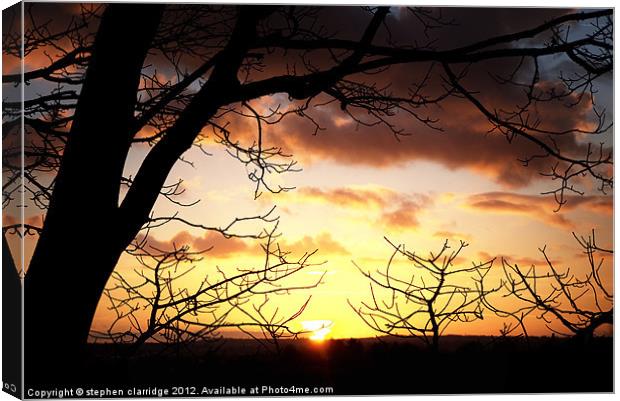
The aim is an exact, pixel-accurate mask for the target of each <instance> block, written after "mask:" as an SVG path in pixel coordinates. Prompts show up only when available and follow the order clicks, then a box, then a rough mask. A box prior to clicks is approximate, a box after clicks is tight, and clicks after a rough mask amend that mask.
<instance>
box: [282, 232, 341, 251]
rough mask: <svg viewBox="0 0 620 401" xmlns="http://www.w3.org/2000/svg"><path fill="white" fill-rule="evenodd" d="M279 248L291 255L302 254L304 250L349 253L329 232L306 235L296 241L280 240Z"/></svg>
mask: <svg viewBox="0 0 620 401" xmlns="http://www.w3.org/2000/svg"><path fill="white" fill-rule="evenodd" d="M280 248H281V249H282V250H284V251H287V252H291V253H292V254H293V255H303V254H304V253H306V252H313V251H315V250H318V254H319V255H350V252H349V251H348V250H347V248H345V246H344V245H342V244H341V243H340V242H338V241H337V240H335V239H334V238H333V237H332V235H331V234H330V233H327V232H323V233H320V234H318V235H317V236H314V237H313V236H309V235H306V236H304V237H303V238H301V239H300V240H298V241H294V242H290V243H289V242H286V241H284V242H281V243H280Z"/></svg>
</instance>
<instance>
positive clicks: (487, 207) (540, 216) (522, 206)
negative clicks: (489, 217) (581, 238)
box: [466, 192, 613, 228]
mask: <svg viewBox="0 0 620 401" xmlns="http://www.w3.org/2000/svg"><path fill="white" fill-rule="evenodd" d="M567 200H568V202H567V203H566V204H565V205H564V206H562V209H561V211H559V212H554V210H555V209H556V208H557V203H556V201H555V198H554V197H553V196H540V195H523V194H516V193H511V192H487V193H481V194H476V195H472V196H470V197H468V199H467V203H466V207H468V208H471V209H474V210H478V211H482V212H491V213H504V214H512V215H523V216H527V217H529V218H531V219H534V220H539V221H542V222H544V223H547V224H550V225H554V226H557V227H560V228H572V227H574V222H573V221H571V220H569V219H568V218H567V217H566V212H570V211H576V210H586V211H589V212H593V213H599V214H600V213H604V214H611V213H612V212H613V198H612V197H611V196H604V195H592V196H570V197H568V199H567Z"/></svg>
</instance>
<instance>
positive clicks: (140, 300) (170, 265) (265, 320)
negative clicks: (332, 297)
mask: <svg viewBox="0 0 620 401" xmlns="http://www.w3.org/2000/svg"><path fill="white" fill-rule="evenodd" d="M274 230H275V228H274ZM275 237H276V236H275V235H274V231H270V232H268V233H267V235H266V238H267V239H266V242H265V244H262V245H261V247H262V250H263V251H264V264H263V266H261V267H260V268H249V269H246V268H238V269H236V271H235V272H234V273H230V272H225V271H224V269H222V268H219V267H218V268H217V270H216V273H215V274H212V275H209V274H207V275H205V276H204V278H203V279H202V281H200V282H199V284H198V285H197V287H195V288H188V287H187V285H184V284H183V283H182V279H184V278H185V279H188V280H193V278H191V277H190V274H192V272H194V271H195V270H196V268H197V267H198V266H197V263H199V262H200V261H201V260H202V254H203V253H204V252H205V251H196V252H193V251H190V249H189V247H188V246H182V247H178V248H177V247H175V248H174V249H173V250H172V251H165V250H160V249H156V248H153V247H149V246H147V240H146V239H143V240H142V241H141V242H136V248H135V249H134V250H133V251H131V253H132V254H133V255H134V256H135V257H136V259H137V260H138V261H139V263H140V268H139V269H136V270H135V274H136V276H137V280H131V279H129V278H128V277H126V276H124V275H123V274H121V273H120V272H118V271H116V272H114V275H113V282H112V284H111V285H108V287H107V288H106V290H105V296H106V298H107V300H108V301H109V305H110V306H109V309H110V310H112V311H113V312H114V313H115V315H116V317H115V319H114V320H113V322H112V323H111V325H110V327H109V328H108V329H107V331H104V332H100V331H93V332H92V333H91V338H92V339H93V340H94V341H112V342H114V343H116V344H119V345H121V349H122V352H123V354H125V355H127V354H129V355H131V354H134V353H135V352H137V351H138V350H139V349H140V348H141V347H142V346H143V345H144V344H145V343H147V342H152V343H159V344H164V345H166V346H179V345H182V346H186V347H187V346H189V345H190V344H193V343H197V342H202V343H208V342H212V341H215V340H218V339H220V338H221V330H222V329H231V328H236V329H239V330H241V331H242V332H243V333H246V334H248V335H250V336H251V337H252V338H254V339H256V340H257V341H259V343H260V344H261V345H263V346H264V347H265V348H267V349H270V350H274V351H277V352H279V350H280V345H279V340H280V339H282V338H295V337H297V336H298V335H299V334H301V332H299V331H295V330H293V329H292V328H291V327H290V323H291V322H292V321H293V320H294V319H296V318H297V317H299V316H300V315H301V314H302V313H303V312H304V310H305V309H306V306H307V305H308V303H309V301H310V298H311V297H310V296H308V297H307V299H306V300H305V301H304V302H302V303H301V305H300V306H299V307H298V308H296V309H295V311H294V312H293V313H289V314H285V315H282V314H281V313H280V312H279V308H276V309H275V311H273V312H271V313H269V312H268V311H269V309H270V298H271V297H272V296H274V295H278V294H289V293H290V292H291V291H295V290H303V289H310V288H314V287H316V286H317V285H319V284H320V283H321V281H322V279H323V277H324V275H321V276H320V277H319V278H318V279H316V280H314V281H312V282H310V283H307V284H300V285H289V284H288V283H286V282H285V281H286V279H287V278H289V277H291V276H293V275H294V274H296V273H298V272H299V271H301V270H302V269H304V268H306V267H308V266H315V265H317V264H313V263H310V258H311V257H312V256H313V255H314V254H315V253H316V252H317V251H316V250H315V251H313V252H306V253H304V254H303V255H302V256H301V257H299V258H296V259H295V260H291V255H290V252H286V251H283V250H282V249H281V248H280V246H279V245H278V244H276V243H275V242H274V240H275ZM147 248H148V249H147ZM235 313H236V317H233V316H232V315H233V314H235ZM239 316H241V317H239ZM240 319H245V320H240ZM261 336H262V338H261ZM166 348H167V347H164V349H166Z"/></svg>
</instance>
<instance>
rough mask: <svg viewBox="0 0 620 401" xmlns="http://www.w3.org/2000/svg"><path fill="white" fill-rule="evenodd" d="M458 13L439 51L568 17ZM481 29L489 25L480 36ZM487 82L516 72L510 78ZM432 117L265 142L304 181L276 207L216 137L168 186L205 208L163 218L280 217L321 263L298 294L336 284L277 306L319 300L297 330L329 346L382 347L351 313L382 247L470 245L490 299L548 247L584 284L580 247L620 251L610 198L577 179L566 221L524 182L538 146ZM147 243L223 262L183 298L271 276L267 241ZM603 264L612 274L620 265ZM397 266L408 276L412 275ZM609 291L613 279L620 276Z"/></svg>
mask: <svg viewBox="0 0 620 401" xmlns="http://www.w3.org/2000/svg"><path fill="white" fill-rule="evenodd" d="M339 12H341V11H338V10H335V9H334V12H333V13H331V14H330V15H329V17H330V18H331V19H332V20H334V19H337V17H336V16H337V14H338V13H339ZM346 12H350V14H351V15H352V18H354V19H353V20H352V21H356V19H355V18H357V19H358V20H359V21H362V19H361V18H363V16H361V15H360V14H359V13H357V12H353V11H349V10H346ZM447 12H448V13H449V14H450V15H453V16H454V17H455V18H457V19H458V20H459V22H461V21H462V23H461V25H459V26H458V27H448V28H446V34H444V35H441V36H440V37H439V45H440V46H453V45H456V44H459V43H461V42H463V43H468V42H470V41H472V40H476V39H477V38H478V37H484V36H485V35H489V34H501V33H506V32H510V31H513V30H516V29H522V28H523V27H527V26H532V25H535V24H536V23H537V22H540V21H543V20H545V19H546V18H547V17H548V16H549V15H557V14H558V13H559V12H558V11H557V10H556V11H554V10H537V11H531V10H530V11H528V10H524V9H521V10H519V11H514V10H508V9H501V10H495V11H494V10H488V9H483V10H480V12H476V11H472V9H450V10H448V11H447ZM390 18H391V19H392V20H391V23H393V24H394V27H395V29H394V35H395V36H397V37H400V38H406V37H407V26H410V24H411V21H410V20H408V17H407V15H406V14H405V13H402V12H401V11H400V10H396V9H394V10H393V13H392V16H391V17H390ZM480 21H487V22H488V23H487V24H484V27H483V28H481V29H479V30H477V29H476V30H475V29H474V27H475V26H476V27H477V26H479V25H480ZM362 26H363V25H362V23H360V24H358V25H356V24H353V23H352V24H351V26H350V27H345V28H344V30H345V31H348V32H356V31H357V30H360V29H361V27H362ZM577 29H578V28H577ZM473 31H475V32H473ZM39 56H40V55H39ZM274 57H275V56H274ZM5 60H6V58H5ZM37 60H39V59H37V54H33V55H32V59H28V58H27V59H26V61H25V62H26V66H27V68H28V67H30V68H35V67H37V64H38V62H41V63H42V62H43V61H42V60H39V61H37ZM565 63H566V60H564V59H561V58H555V57H554V58H549V59H546V60H545V61H544V64H543V65H542V70H543V71H542V74H543V77H544V78H545V79H546V80H545V79H544V80H543V81H544V82H545V83H546V84H550V85H551V84H553V79H554V78H553V77H554V76H555V77H557V72H558V71H559V68H560V66H562V65H563V64H565ZM276 64H277V63H276ZM279 67H280V66H276V67H273V70H277V68H279ZM270 68H271V67H270ZM409 68H411V67H406V66H401V67H398V68H394V69H392V70H390V71H389V72H387V73H385V74H383V75H381V76H380V77H378V78H377V80H378V81H381V80H384V79H385V80H388V79H391V82H392V84H393V85H394V87H395V88H396V90H400V89H402V90H404V89H405V88H406V87H407V85H409V84H410V83H411V82H412V81H415V79H416V76H417V75H416V74H419V72H417V71H410V70H409ZM488 68H495V71H498V70H497V69H498V68H499V70H500V71H504V70H505V69H506V68H508V66H507V65H492V66H490V67H488ZM10 70H11V66H10V63H9V64H8V66H7V62H6V61H5V67H4V72H5V73H6V72H7V71H10ZM486 72H487V69H483V68H481V69H480V70H479V71H473V72H472V74H471V77H470V78H469V79H468V83H469V84H470V85H471V87H472V88H475V89H476V90H480V91H481V95H480V96H481V98H482V99H484V101H485V102H486V103H488V104H495V105H498V107H501V106H502V105H507V104H510V103H511V102H514V99H515V96H517V95H516V92H510V91H509V90H508V91H506V92H504V91H503V90H498V89H497V88H500V89H501V88H502V87H501V86H493V85H494V84H493V82H492V80H491V78H489V77H488V75H487V74H486ZM158 73H159V74H160V75H161V77H162V78H164V79H170V80H174V79H176V78H175V77H174V75H173V74H172V72H171V71H170V70H167V69H166V66H165V65H161V66H160V67H159V70H158ZM611 82H612V81H611V78H609V79H607V80H605V79H604V80H601V87H600V88H598V89H599V93H598V95H597V96H598V98H597V104H598V105H608V106H609V107H608V109H609V110H608V117H607V119H608V121H612V120H613V113H612V111H611V105H612V103H611V99H612V97H611V95H612V89H611V86H612V85H611ZM435 84H437V83H435ZM33 86H34V87H31V88H30V90H31V93H32V94H35V93H36V90H37V87H36V85H33ZM39 89H40V88H39ZM321 100H323V99H321V98H319V99H316V101H315V102H314V103H315V104H317V105H318V104H320V103H322V102H321ZM250 104H251V106H252V107H254V108H255V109H256V110H259V111H264V112H267V111H268V110H269V109H270V108H272V109H273V108H275V107H276V106H279V107H280V110H287V109H289V108H292V107H293V106H294V105H295V104H294V103H292V102H291V101H290V100H289V99H288V98H287V97H286V96H283V95H275V96H273V97H269V98H261V99H258V100H254V101H252V102H251V103H250ZM538 112H539V113H540V116H541V118H542V119H543V121H544V122H545V123H546V124H548V125H547V126H549V127H552V128H557V129H564V128H565V127H568V128H573V127H590V126H591V125H592V124H593V120H592V110H591V105H589V104H585V102H584V103H583V104H579V105H578V106H577V107H575V108H572V109H569V110H564V108H563V107H562V104H561V102H558V103H552V104H550V105H546V106H545V108H543V109H541V110H538ZM425 113H428V115H430V116H433V117H435V118H438V119H439V123H438V125H439V126H440V127H441V128H442V129H443V131H436V130H432V129H429V128H428V127H426V126H424V125H422V124H420V123H419V122H417V121H415V120H414V119H412V118H411V117H409V116H407V115H405V114H404V113H400V114H397V115H396V116H394V117H393V120H392V121H394V122H396V123H397V124H398V126H399V127H401V128H403V129H404V130H405V131H406V132H407V133H408V134H410V135H408V136H400V137H399V138H398V139H397V138H396V137H395V136H394V135H393V134H392V133H391V132H389V131H388V130H387V129H385V128H384V127H380V126H376V127H363V126H360V125H358V124H357V123H356V122H355V121H353V120H352V119H351V118H350V117H348V116H347V115H345V114H344V113H342V112H341V111H340V108H339V105H337V104H328V105H324V106H316V107H313V108H312V109H311V114H312V117H313V118H314V120H315V121H316V122H317V123H318V124H319V125H320V126H321V127H322V128H323V129H321V130H319V131H318V132H317V133H316V134H315V133H314V127H313V126H312V124H311V123H310V122H309V121H308V120H305V119H303V118H301V117H298V116H290V117H287V118H285V119H284V120H283V121H282V122H281V123H278V124H275V125H269V126H265V127H263V130H264V140H265V141H266V143H268V144H269V145H277V146H281V147H282V148H283V150H284V151H285V152H286V153H290V154H291V155H292V159H293V160H295V161H297V162H298V165H297V166H298V167H300V168H301V169H302V170H301V171H299V172H290V173H285V174H280V175H273V176H271V177H269V183H272V184H274V186H276V187H277V186H278V185H280V186H282V187H294V189H293V190H291V191H288V192H282V193H278V194H271V193H268V192H264V193H263V194H262V195H261V196H260V197H259V198H258V199H257V200H255V199H254V184H253V183H252V182H251V181H250V180H249V179H248V170H246V168H245V167H244V165H243V164H241V163H240V162H239V161H237V160H235V159H234V158H232V157H231V156H230V155H228V154H227V153H226V152H225V149H224V148H223V147H222V146H221V145H219V144H217V143H215V140H214V136H213V133H212V131H211V130H210V129H209V128H205V130H204V132H203V139H202V145H203V148H204V150H206V151H207V152H209V153H210V155H205V154H204V153H202V152H201V151H200V150H199V149H197V148H194V149H192V150H190V151H189V152H187V153H186V154H185V156H184V158H185V159H186V160H188V161H190V162H191V163H192V164H191V165H190V164H188V163H177V165H176V166H175V168H174V170H173V172H172V173H171V174H170V176H169V177H168V183H170V184H172V183H175V182H177V181H178V180H179V179H182V180H183V183H182V188H183V189H185V192H184V193H183V195H182V196H181V197H180V198H179V200H180V201H182V202H186V203H192V202H194V201H196V200H200V202H198V203H197V204H195V205H193V206H190V207H183V208H180V207H179V206H178V205H176V204H174V203H172V202H170V201H168V200H167V199H165V198H161V199H159V200H158V202H157V204H156V206H155V209H154V211H153V214H154V215H155V216H171V215H174V214H175V213H178V216H180V217H182V218H184V219H186V220H189V221H192V222H195V223H200V224H204V225H207V226H225V225H227V224H228V223H229V222H230V221H232V220H233V219H234V218H235V217H244V216H253V215H257V214H262V213H265V212H266V211H268V210H269V209H271V208H272V207H273V206H276V210H275V214H277V215H279V216H280V219H279V226H278V232H279V233H280V234H281V236H280V237H279V238H278V242H279V244H280V247H281V248H282V249H283V250H287V251H291V252H292V255H299V256H301V255H303V254H304V253H305V252H312V251H314V250H318V251H317V253H316V254H315V255H314V256H313V257H312V259H311V262H315V263H319V262H324V263H323V264H321V265H320V266H310V267H308V268H307V269H304V270H302V271H301V272H300V273H298V274H297V275H295V277H294V278H293V279H291V281H289V283H291V285H304V284H308V283H312V282H313V281H314V280H316V279H317V278H318V277H320V275H321V274H323V272H324V273H325V275H324V278H323V282H322V283H320V284H319V285H318V286H317V287H316V288H314V289H311V290H301V291H296V292H294V293H292V294H290V295H274V296H273V297H272V304H273V305H272V307H273V308H275V307H279V308H280V313H282V314H286V313H289V314H290V313H292V312H294V311H295V308H297V307H299V306H300V305H301V304H303V302H304V301H305V300H306V299H307V297H308V296H310V295H312V299H311V301H310V303H309V305H308V307H307V309H306V310H305V312H304V313H303V315H302V316H301V317H300V318H298V319H297V320H296V321H295V322H294V325H295V327H294V328H295V329H298V330H299V329H302V328H304V327H306V328H307V327H313V326H312V323H308V322H312V321H324V322H330V323H326V324H331V325H330V332H329V333H323V334H326V336H327V338H349V337H369V336H373V335H375V334H376V333H374V332H373V331H372V330H371V329H370V328H369V327H368V326H366V325H365V324H364V322H363V321H362V320H361V319H360V318H359V317H358V316H357V315H356V314H355V313H354V312H353V310H352V309H351V307H350V306H349V305H348V301H349V302H350V303H352V304H353V305H359V304H360V302H361V301H369V300H370V297H371V295H370V292H369V284H368V281H367V280H366V279H365V278H364V277H363V276H362V274H361V273H360V272H359V271H358V269H357V268H356V266H355V265H357V266H359V267H361V268H362V269H363V270H365V271H376V270H378V269H383V268H384V267H385V264H386V263H387V261H388V259H389V257H390V255H391V254H392V252H393V249H392V248H391V247H390V245H389V244H388V243H387V242H386V241H385V239H384V237H386V238H388V239H389V240H390V241H392V242H393V243H395V244H405V245H406V247H407V249H408V250H410V251H415V252H416V254H423V255H427V254H428V253H429V252H435V251H438V250H439V249H440V248H441V246H442V245H443V243H444V241H445V240H446V239H447V240H448V241H449V244H450V245H452V246H454V247H456V246H457V245H458V243H459V240H463V241H465V242H467V243H468V244H469V246H468V247H467V248H465V249H464V250H463V252H462V253H461V254H460V255H459V256H460V257H459V259H458V263H459V264H460V265H462V266H467V265H471V263H472V262H474V263H481V262H486V261H489V260H491V259H493V258H496V260H495V263H494V266H493V268H492V270H491V272H490V273H489V276H488V279H489V283H491V284H492V283H495V284H497V283H498V282H499V280H500V279H501V277H502V276H503V270H502V268H501V265H502V263H501V259H502V258H505V260H506V261H508V262H510V263H511V264H514V263H517V264H518V265H519V266H523V267H529V266H531V265H537V266H540V267H541V268H542V267H543V266H544V259H543V258H542V255H541V253H540V251H539V248H541V247H543V246H545V245H546V251H547V254H548V255H549V257H550V258H552V260H553V261H554V262H555V264H556V267H559V268H560V269H561V270H564V269H567V268H570V269H571V272H573V273H574V274H577V275H582V274H585V273H586V270H584V269H586V268H587V263H586V262H587V261H586V259H585V256H584V254H583V253H582V252H581V248H580V247H579V246H578V244H577V243H576V241H575V240H574V238H573V236H572V234H571V232H575V233H577V234H581V235H588V234H589V233H590V232H591V230H593V229H594V230H596V234H597V241H598V243H599V244H601V245H602V246H605V247H610V248H611V247H612V227H613V219H612V217H613V214H612V213H613V197H612V194H608V195H604V194H601V193H600V192H597V191H596V190H595V188H594V187H593V184H592V183H591V182H588V181H586V180H581V181H579V185H580V186H581V187H582V188H583V189H584V190H585V191H586V194H585V195H584V196H571V197H570V198H569V200H568V203H567V204H566V205H564V206H563V207H562V209H561V210H560V211H558V212H556V211H555V210H556V207H557V204H556V202H555V201H554V199H553V197H552V196H549V195H541V193H542V192H545V191H549V190H551V189H553V188H555V187H554V185H556V183H554V182H552V181H551V180H549V179H548V178H546V177H543V176H541V175H540V174H539V173H540V171H541V168H542V167H545V166H542V167H541V166H537V165H533V166H530V167H524V166H523V165H522V163H520V162H519V161H518V159H519V158H521V157H524V156H525V155H528V154H532V152H533V151H534V150H535V148H533V147H532V145H530V144H528V143H525V141H523V140H519V139H516V140H515V141H514V142H513V143H511V144H509V143H508V142H507V141H506V139H505V138H504V137H503V136H501V135H499V134H497V133H488V131H489V129H490V126H489V124H488V122H487V121H486V120H485V119H484V118H483V117H482V116H481V115H480V113H479V112H478V111H477V110H475V109H474V108H473V107H472V106H471V105H470V104H469V103H468V102H466V101H465V100H462V99H454V98H451V99H448V100H446V101H445V102H443V103H442V104H441V106H432V107H429V108H428V111H426V112H425ZM221 121H222V122H223V123H224V122H225V123H229V128H230V130H231V132H232V135H233V137H234V138H236V139H238V140H240V141H242V142H244V141H246V142H247V141H251V140H252V139H253V138H255V136H256V122H255V120H253V119H251V118H240V117H238V116H235V115H233V114H228V115H226V116H224V117H222V118H221ZM143 134H145V135H146V132H145V133H143ZM607 139H609V138H607ZM563 140H564V139H563ZM564 141H565V142H564V143H565V145H566V146H567V147H571V146H572V147H574V148H575V149H576V148H580V147H583V144H584V143H585V141H586V139H584V138H570V139H566V140H564ZM148 150H149V146H148V145H145V144H136V145H134V146H133V148H132V153H131V156H130V158H129V160H127V164H126V168H125V171H126V175H132V174H135V172H136V171H137V168H138V167H139V165H140V162H141V161H142V159H143V158H144V157H145V155H146V153H147V152H148ZM538 167H541V168H538ZM85 190H87V187H85ZM26 217H27V218H28V219H30V221H37V219H39V221H40V219H41V216H40V211H38V210H35V209H34V208H30V209H27V215H26ZM266 227H269V226H268V225H267V226H266ZM259 229H260V226H257V225H251V224H247V225H240V226H239V227H238V228H237V229H236V230H235V232H237V233H239V234H244V233H254V232H257V231H258V230H259ZM149 243H150V244H151V245H153V246H157V247H160V248H162V247H170V246H171V245H172V244H174V245H176V246H181V245H190V246H191V247H192V249H195V250H199V249H205V248H208V247H212V249H211V250H210V251H209V252H208V253H206V254H205V257H204V259H203V261H201V262H199V264H198V267H199V268H198V269H196V270H195V271H194V273H193V274H192V275H190V276H187V277H185V278H184V280H185V281H184V285H187V286H188V287H191V286H192V285H195V283H196V282H197V281H198V280H199V279H200V278H201V277H202V275H204V274H211V273H210V272H213V271H214V269H215V267H218V266H219V267H221V268H222V269H224V270H226V271H233V270H234V269H236V268H248V267H260V266H261V263H262V261H263V255H261V252H260V248H259V244H260V241H258V240H250V239H238V238H231V239H225V238H224V237H223V236H222V235H220V234H219V233H216V232H205V231H203V230H200V229H194V228H188V227H187V226H185V225H182V224H180V223H174V222H172V223H169V224H167V225H165V226H164V227H161V228H157V229H154V230H152V231H151V232H150V242H149ZM27 251H28V249H27ZM291 259H295V258H291ZM605 263H606V265H605V266H607V267H609V266H611V263H612V261H611V260H607V261H606V262H605ZM137 267H138V266H137V263H136V262H135V260H133V259H132V258H131V257H123V259H121V261H120V262H119V265H118V267H117V270H118V271H119V272H120V273H121V274H125V275H127V276H128V277H130V276H131V275H132V274H134V273H133V270H134V269H135V268H137ZM397 267H398V268H399V269H407V268H408V267H407V263H404V262H403V261H400V262H399V263H398V265H397ZM465 277H467V276H465ZM606 277H607V279H611V274H609V275H606ZM257 302H259V303H260V300H257ZM499 302H503V301H499ZM106 307H107V305H106V303H105V302H101V303H100V305H99V310H98V313H97V316H96V318H95V322H94V324H93V328H94V329H96V330H104V329H105V328H106V327H107V326H108V325H109V323H110V319H111V316H112V315H111V312H110V311H108V310H107V309H106ZM287 311H288V312H287ZM304 322H306V323H304ZM530 324H531V326H530V334H549V331H548V330H547V329H546V328H545V324H544V322H541V321H537V320H535V319H533V320H532V321H531V323H530ZM501 326H502V321H501V320H499V319H497V318H495V317H493V316H491V315H489V316H488V317H487V316H485V319H484V320H481V321H476V322H474V323H470V324H460V325H459V324H455V325H454V326H452V327H451V328H450V329H449V330H448V333H455V334H465V333H466V334H488V335H496V334H498V333H499V329H500V328H501ZM314 327H316V326H314ZM311 330H312V329H311Z"/></svg>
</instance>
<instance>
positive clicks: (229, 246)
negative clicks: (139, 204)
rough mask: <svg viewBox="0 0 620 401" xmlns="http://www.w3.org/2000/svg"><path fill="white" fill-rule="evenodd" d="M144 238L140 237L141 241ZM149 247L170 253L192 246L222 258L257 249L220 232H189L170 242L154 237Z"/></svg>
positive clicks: (182, 232)
mask: <svg viewBox="0 0 620 401" xmlns="http://www.w3.org/2000/svg"><path fill="white" fill-rule="evenodd" d="M143 238H144V237H142V238H140V237H138V241H141V240H142V239H143ZM147 246H150V247H152V248H155V249H159V250H162V251H170V250H173V249H175V248H177V249H178V248H180V247H182V246H190V247H191V248H192V249H193V250H195V251H206V250H209V251H208V255H210V256H214V257H220V258H226V257H231V256H236V255H239V254H241V253H246V252H248V251H251V250H253V249H255V248H253V247H251V246H250V245H248V243H247V242H246V241H244V240H242V239H239V238H234V237H233V238H226V237H224V236H223V235H221V234H220V233H218V232H215V231H206V232H205V233H204V235H202V236H198V237H196V236H193V235H191V234H190V233H189V232H187V231H181V232H179V233H177V234H176V235H175V236H174V237H172V238H171V239H170V240H168V241H162V240H158V239H156V238H154V237H152V236H149V238H148V239H147Z"/></svg>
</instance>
